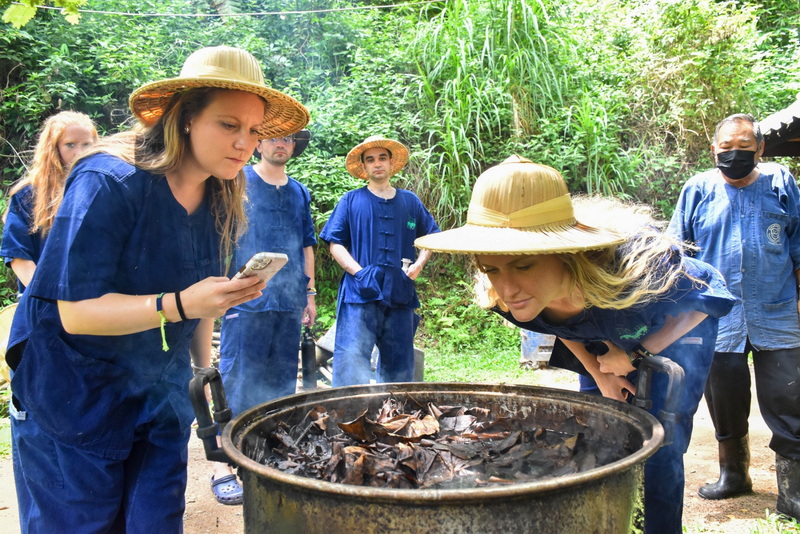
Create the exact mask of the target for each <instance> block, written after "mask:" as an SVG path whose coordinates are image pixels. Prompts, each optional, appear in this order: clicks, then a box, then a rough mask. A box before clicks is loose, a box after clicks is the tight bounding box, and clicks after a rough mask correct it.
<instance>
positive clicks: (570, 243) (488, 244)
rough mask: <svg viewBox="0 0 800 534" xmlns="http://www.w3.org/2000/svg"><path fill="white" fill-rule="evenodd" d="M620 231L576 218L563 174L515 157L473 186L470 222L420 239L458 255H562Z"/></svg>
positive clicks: (615, 241) (615, 237)
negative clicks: (591, 225)
mask: <svg viewBox="0 0 800 534" xmlns="http://www.w3.org/2000/svg"><path fill="white" fill-rule="evenodd" d="M624 241H625V236H624V235H623V234H622V233H619V232H617V231H614V230H611V229H604V228H593V227H590V226H587V225H585V224H581V223H580V222H578V221H577V220H576V219H575V214H574V212H573V209H572V200H571V198H570V195H569V191H568V189H567V184H566V183H564V179H563V178H562V177H561V174H559V172H558V171H557V170H555V169H553V168H552V167H548V166H546V165H540V164H538V163H533V162H531V161H530V160H527V159H525V158H521V157H519V156H511V157H510V158H508V159H507V160H505V161H504V162H503V163H501V164H500V165H496V166H494V167H491V168H489V169H487V170H486V171H485V172H484V173H483V174H481V175H480V176H479V177H478V180H477V181H476V182H475V186H474V187H473V189H472V198H471V199H470V203H469V210H468V212H467V224H465V225H464V226H462V227H460V228H454V229H452V230H447V231H444V232H439V233H436V234H429V235H426V236H424V237H420V238H418V239H417V240H416V241H415V242H414V244H415V245H416V246H417V247H419V248H422V249H428V250H432V251H437V252H450V253H456V254H519V255H526V254H562V253H573V252H580V251H583V250H592V249H600V248H607V247H611V246H614V245H619V244H620V243H623V242H624Z"/></svg>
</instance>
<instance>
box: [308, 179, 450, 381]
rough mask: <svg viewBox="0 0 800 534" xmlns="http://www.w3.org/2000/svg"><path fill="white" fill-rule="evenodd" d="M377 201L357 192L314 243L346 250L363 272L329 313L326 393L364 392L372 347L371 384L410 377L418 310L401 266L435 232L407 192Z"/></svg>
mask: <svg viewBox="0 0 800 534" xmlns="http://www.w3.org/2000/svg"><path fill="white" fill-rule="evenodd" d="M395 191H396V194H395V196H394V198H390V199H383V198H380V197H378V196H376V195H374V194H372V193H371V192H370V191H369V189H368V188H367V187H366V186H365V187H361V188H359V189H356V190H353V191H349V192H347V193H346V194H345V195H344V196H343V197H342V198H341V199H340V200H339V202H338V204H337V205H336V207H335V208H334V210H333V213H332V214H331V217H330V219H328V222H327V224H325V227H324V228H323V229H322V232H321V233H320V239H323V240H324V241H327V242H329V243H336V244H339V245H342V246H343V247H345V248H346V249H347V250H348V252H349V253H350V255H351V256H353V258H354V259H355V260H356V261H357V262H358V263H359V265H361V267H362V269H361V270H360V271H359V272H357V273H356V274H355V275H351V274H349V273H344V275H343V276H342V280H341V282H340V283H339V298H338V302H337V309H336V325H337V326H336V341H335V343H336V345H335V349H334V353H333V385H334V386H346V385H352V384H368V383H369V382H370V379H371V378H373V377H374V374H373V373H372V371H371V368H370V355H371V353H372V347H373V346H374V345H377V346H378V350H379V351H380V361H379V364H378V376H377V380H378V382H406V381H411V380H413V377H414V332H415V330H416V323H417V321H416V315H415V314H414V309H416V308H418V307H419V299H418V298H417V290H416V287H415V285H414V281H413V280H411V279H410V278H409V277H408V276H407V275H406V273H404V272H403V270H402V259H403V258H408V259H410V260H412V261H414V259H415V258H416V257H417V253H416V250H415V249H414V240H415V239H416V238H418V237H421V236H424V235H428V234H432V233H434V232H438V231H439V227H438V226H437V225H436V222H435V221H434V220H433V217H432V216H431V214H430V213H429V212H428V210H426V209H425V206H423V205H422V202H421V201H420V200H419V198H418V197H417V196H416V195H415V194H414V193H412V192H411V191H406V190H404V189H396V190H395Z"/></svg>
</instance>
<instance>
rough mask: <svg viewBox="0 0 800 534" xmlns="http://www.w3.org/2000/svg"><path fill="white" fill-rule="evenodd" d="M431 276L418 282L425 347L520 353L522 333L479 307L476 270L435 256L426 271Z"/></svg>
mask: <svg viewBox="0 0 800 534" xmlns="http://www.w3.org/2000/svg"><path fill="white" fill-rule="evenodd" d="M424 272H425V273H432V274H430V275H428V276H421V277H419V278H417V288H418V290H419V292H420V300H421V302H422V308H421V310H420V311H419V313H420V315H421V316H422V322H421V323H420V328H419V331H418V333H417V340H418V342H419V343H420V344H422V345H423V346H431V345H436V347H437V349H438V350H440V351H444V352H464V351H470V352H486V353H487V354H492V353H495V352H497V351H507V350H514V349H515V348H516V350H517V352H519V342H520V340H519V329H517V328H513V327H508V326H506V325H505V324H504V322H503V321H502V319H501V318H500V317H499V316H497V315H496V314H494V313H493V312H491V311H489V310H485V309H482V308H481V307H480V306H478V304H477V303H476V299H475V292H474V287H473V280H474V266H472V265H471V264H470V265H463V264H462V263H460V258H457V257H456V258H452V257H448V256H434V257H433V258H432V259H431V261H430V262H429V263H428V266H427V267H426V268H425V271H424Z"/></svg>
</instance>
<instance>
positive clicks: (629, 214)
mask: <svg viewBox="0 0 800 534" xmlns="http://www.w3.org/2000/svg"><path fill="white" fill-rule="evenodd" d="M573 205H574V207H575V211H576V212H577V213H578V214H579V215H578V218H579V219H580V221H581V222H582V223H584V224H588V225H590V226H603V227H605V228H610V229H613V230H616V231H618V232H621V233H623V234H625V235H626V236H627V237H628V240H627V241H626V242H625V243H623V244H621V245H617V246H614V247H609V248H605V249H598V250H587V251H583V252H578V253H574V254H556V256H557V257H558V258H559V259H560V260H561V261H562V262H563V263H564V266H565V268H566V270H567V275H568V276H569V277H570V282H571V285H570V290H572V289H574V288H575V287H577V288H579V289H580V291H581V293H582V295H583V298H584V307H585V308H590V307H593V306H596V307H598V308H604V309H612V310H622V309H626V308H631V307H634V306H639V305H646V304H649V303H652V302H654V301H656V300H658V298H659V297H661V296H663V295H665V294H667V293H669V292H670V291H671V290H672V288H673V287H675V285H676V284H677V282H678V280H679V279H680V278H681V277H684V276H688V274H687V273H686V270H685V269H684V266H683V262H682V258H683V256H684V252H685V249H686V245H685V244H683V243H681V242H680V241H678V240H676V239H673V238H671V237H669V236H667V235H665V234H664V233H663V232H662V229H663V228H664V226H665V224H664V222H663V221H660V220H657V219H656V218H655V217H653V215H652V209H651V208H649V207H647V206H642V205H634V204H624V203H622V202H620V201H618V200H615V199H611V198H604V197H575V198H573ZM595 221H597V223H598V224H596V225H595V224H593V223H594V222H595ZM601 221H602V222H601ZM690 278H691V279H692V281H693V282H694V283H696V284H703V282H702V281H700V280H697V279H695V278H693V277H690ZM475 287H476V294H477V297H478V303H479V304H480V305H481V306H483V307H495V306H497V307H499V308H500V309H502V310H504V311H508V308H507V306H506V305H505V303H503V301H502V300H501V299H500V298H499V296H498V295H497V292H496V291H495V290H494V288H493V287H492V285H491V282H489V280H488V277H486V275H484V274H483V273H481V272H480V270H479V272H478V275H477V276H476V286H475Z"/></svg>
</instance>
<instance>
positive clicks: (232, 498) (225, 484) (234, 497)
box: [211, 475, 244, 505]
mask: <svg viewBox="0 0 800 534" xmlns="http://www.w3.org/2000/svg"><path fill="white" fill-rule="evenodd" d="M211 491H213V492H214V497H216V498H217V502H219V503H221V504H231V505H236V504H242V502H244V497H243V494H244V492H243V491H242V486H241V485H239V481H238V480H236V475H225V476H224V477H220V478H219V479H217V480H214V477H213V476H212V477H211Z"/></svg>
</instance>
